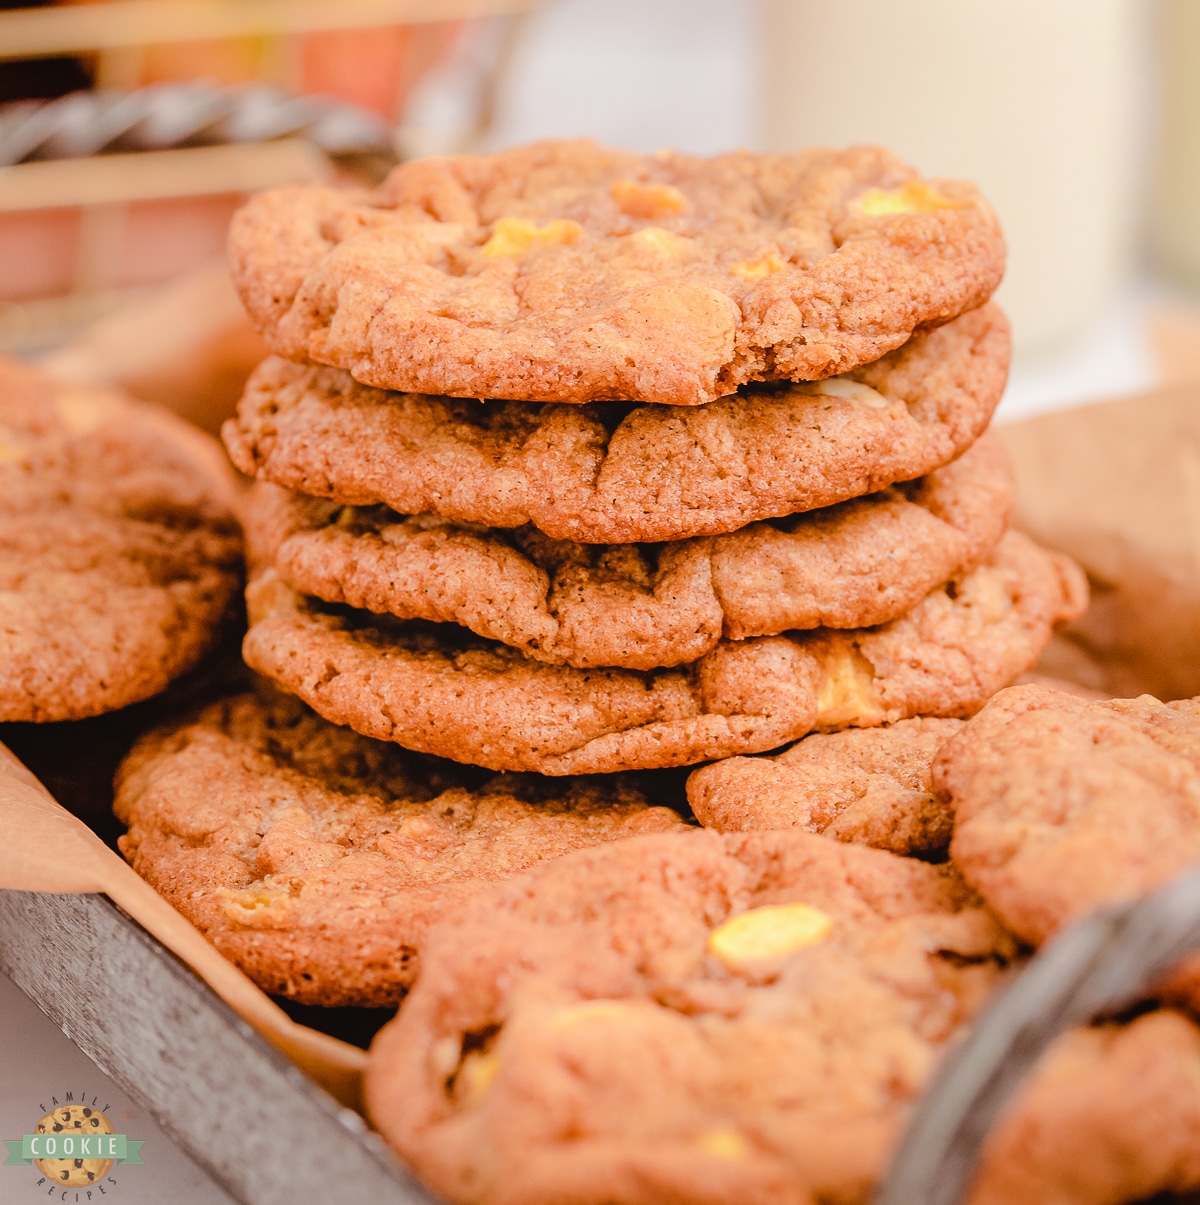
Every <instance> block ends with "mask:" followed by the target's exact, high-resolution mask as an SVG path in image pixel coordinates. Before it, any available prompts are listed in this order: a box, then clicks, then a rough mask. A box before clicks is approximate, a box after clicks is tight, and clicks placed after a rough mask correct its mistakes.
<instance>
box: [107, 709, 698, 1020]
mask: <svg viewBox="0 0 1200 1205" xmlns="http://www.w3.org/2000/svg"><path fill="white" fill-rule="evenodd" d="M114 806H115V811H116V813H117V816H118V817H119V818H120V819H121V820H122V821H123V822H124V823H125V824H127V825H128V826H129V831H128V832H127V833H126V834H125V836H123V837H122V838H121V839H120V846H121V851H122V852H123V853H124V854H125V856H126V858H128V859H129V861H130V862H131V863H132V865H133V867H134V869H135V870H136V871H137V872H138V873H139V874H140V875H142V877H143V878H145V879H147V880H148V881H149V882H150V884H151V885H152V886H153V887H154V888H155V889H156V890H158V891H159V892H161V893H162V894H163V895H164V896H165V897H166V898H167V899H168V900H169V901H170V902H171V903H172V904H173V905H174V906H175V907H176V908H178V909H179V911H180V912H182V913H183V914H184V915H185V916H187V917H188V919H189V920H191V921H192V922H193V923H194V924H195V925H196V926H197V927H198V928H199V929H200V930H201V931H202V932H203V933H205V934H206V935H207V936H208V938H209V939H210V940H211V941H212V942H213V944H214V945H215V946H216V947H217V948H218V949H219V950H220V951H221V952H222V953H223V954H225V955H226V956H227V957H228V958H230V959H231V960H232V961H233V962H235V963H237V964H238V965H239V966H240V967H241V968H242V969H243V970H245V971H246V973H247V974H249V975H250V977H251V978H252V979H254V980H255V982H257V983H258V984H259V985H260V986H261V987H262V988H263V989H264V990H266V991H269V992H275V993H278V994H280V995H285V996H288V997H290V998H291V999H294V1000H298V1001H302V1002H304V1003H308V1004H325V1005H343V1004H354V1005H367V1006H381V1005H389V1004H396V1003H398V1002H399V1001H400V999H401V997H402V996H403V995H404V992H405V991H406V990H407V988H408V987H409V985H410V984H411V983H412V981H413V978H414V977H415V975H416V974H417V970H418V966H419V962H420V956H421V948H422V945H423V942H424V941H425V937H426V934H427V932H428V929H429V926H430V925H431V924H432V923H433V922H434V921H435V920H436V919H437V918H438V917H439V916H440V915H441V914H442V913H443V912H445V911H446V910H447V909H448V908H450V907H451V906H453V905H455V904H457V903H459V902H461V901H463V900H465V899H466V898H468V897H469V896H470V895H472V894H473V893H474V892H477V891H479V890H480V889H481V888H483V887H484V886H487V885H489V884H492V883H495V882H497V881H498V880H501V879H505V878H508V877H510V876H512V875H515V874H517V873H519V872H520V871H522V870H524V869H525V868H527V867H529V866H532V865H534V864H536V863H539V862H542V861H545V860H547V859H549V858H554V857H557V856H558V855H560V854H564V853H566V852H568V851H569V850H574V849H579V848H581V847H583V846H588V845H594V844H597V843H599V842H602V841H612V840H615V839H617V838H620V837H626V836H630V835H633V834H637V833H647V832H660V831H663V830H666V829H672V828H676V827H682V825H683V821H682V820H681V819H680V818H679V817H678V816H677V815H676V813H674V812H672V811H670V810H668V809H667V808H663V807H651V806H649V805H648V803H647V802H646V799H645V797H644V795H643V794H642V793H641V791H640V790H639V789H638V787H637V786H636V785H635V784H634V783H632V782H630V781H628V780H627V779H625V778H621V777H617V778H610V779H606V780H595V779H585V780H576V781H569V782H556V783H554V784H553V786H551V785H549V784H547V783H545V782H543V781H541V780H538V779H536V778H532V777H529V776H526V777H503V776H502V777H498V778H494V779H492V780H491V781H490V782H487V783H486V784H485V785H483V786H482V787H476V788H468V786H467V785H466V781H465V780H464V779H463V777H462V775H461V773H460V772H459V770H458V768H457V767H454V766H449V765H447V764H446V763H440V762H436V761H434V760H433V759H429V758H423V757H420V756H417V755H414V754H409V753H406V752H404V751H403V750H401V749H398V748H397V747H396V746H395V745H387V744H381V743H380V742H377V741H371V740H367V739H365V738H363V737H360V736H357V735H355V734H354V733H353V732H350V731H348V730H346V729H343V728H337V727H335V726H333V725H332V724H328V723H326V722H325V721H324V720H322V719H320V718H319V717H318V716H315V715H313V714H312V712H310V711H309V710H308V708H306V707H305V706H304V705H303V704H302V703H300V702H299V701H298V700H296V699H293V698H289V697H288V696H286V695H277V694H273V693H272V694H263V695H261V696H255V695H241V696H238V697H235V698H231V699H226V700H224V701H222V702H220V703H216V704H213V705H212V706H210V707H208V708H207V709H205V710H204V711H203V712H201V713H200V714H199V715H198V716H196V717H194V718H193V719H191V720H189V721H185V722H183V723H181V724H176V725H172V726H170V727H167V728H163V729H159V730H158V731H156V732H153V733H150V734H149V735H147V736H144V737H143V738H142V739H141V740H140V741H139V742H138V743H137V744H136V745H135V746H134V748H133V751H132V752H131V753H130V754H129V756H128V757H127V758H126V759H125V761H124V763H123V764H122V766H121V768H120V770H119V772H118V774H117V784H116V803H115V805H114Z"/></svg>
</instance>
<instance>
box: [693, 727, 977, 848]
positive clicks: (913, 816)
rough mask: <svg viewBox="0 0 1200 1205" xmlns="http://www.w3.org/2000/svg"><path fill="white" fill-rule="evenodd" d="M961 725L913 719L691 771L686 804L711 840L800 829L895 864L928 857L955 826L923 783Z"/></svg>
mask: <svg viewBox="0 0 1200 1205" xmlns="http://www.w3.org/2000/svg"><path fill="white" fill-rule="evenodd" d="M962 726H963V721H962V720H957V719H938V718H935V717H932V716H917V717H915V718H913V719H909V720H900V721H898V722H897V723H895V724H889V725H886V726H884V727H881V728H847V729H845V730H843V731H841V732H830V733H813V734H812V735H811V736H806V737H805V738H804V739H803V740H802V741H797V742H796V744H794V745H793V746H792V747H791V748H790V749H787V750H785V751H784V752H783V753H780V754H778V755H776V756H775V757H730V758H726V759H725V760H724V761H719V762H714V763H713V764H712V765H710V766H703V767H701V769H699V770H694V771H693V772H692V774H691V776H690V777H689V778H688V782H687V796H688V803H689V804H691V808H692V811H693V812H694V813H695V815H696V819H697V820H699V821H700V823H701V824H703V825H704V827H705V828H712V829H716V830H717V832H721V833H731V832H750V831H755V830H761V829H785V828H801V829H805V830H806V831H807V832H810V833H823V834H824V835H825V836H826V837H833V838H835V839H836V840H838V841H852V842H855V843H857V844H860V845H873V846H875V847H876V848H877V849H887V850H890V851H891V852H892V853H896V854H934V853H938V852H940V851H941V850H944V849H945V848H946V846H947V845H949V844H950V834H951V832H952V831H953V827H954V822H953V819H952V817H951V815H950V812H949V810H948V809H947V808H946V806H945V804H943V803H942V802H941V800H939V799H938V798H937V796H936V795H935V794H934V791H933V786H932V783H931V781H930V775H931V768H932V762H933V757H934V754H935V753H937V751H938V750H939V749H940V748H941V747H942V745H944V744H945V743H946V742H947V741H948V740H949V739H950V738H951V737H952V736H953V735H954V734H955V733H956V732H958V731H959V729H961V728H962Z"/></svg>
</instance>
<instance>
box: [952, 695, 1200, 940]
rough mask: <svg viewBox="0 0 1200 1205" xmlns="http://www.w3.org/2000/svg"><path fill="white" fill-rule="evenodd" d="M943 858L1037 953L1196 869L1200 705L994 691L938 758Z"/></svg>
mask: <svg viewBox="0 0 1200 1205" xmlns="http://www.w3.org/2000/svg"><path fill="white" fill-rule="evenodd" d="M934 785H935V787H936V788H937V790H938V792H939V794H940V795H941V797H942V798H943V799H944V800H945V801H946V802H947V804H948V806H949V807H950V808H951V810H952V812H953V814H954V839H953V841H952V843H951V846H950V852H951V856H952V857H953V858H954V860H955V862H956V863H957V864H958V865H959V866H960V867H961V868H962V871H963V874H964V875H965V876H966V877H967V878H968V879H969V880H970V881H971V882H972V883H973V884H974V886H975V887H976V889H977V890H978V891H980V892H982V893H983V895H984V896H985V897H986V898H987V899H988V900H989V901H990V903H991V905H992V907H993V908H994V909H995V910H996V912H997V913H998V914H999V915H1000V916H1002V917H1003V918H1004V919H1005V923H1006V924H1007V925H1008V926H1009V927H1010V928H1011V929H1012V930H1013V931H1014V932H1015V933H1018V934H1019V935H1020V936H1021V937H1022V938H1023V939H1024V940H1025V941H1028V942H1029V943H1030V944H1032V945H1040V944H1041V943H1042V942H1043V941H1045V940H1046V939H1047V938H1048V937H1050V936H1051V935H1052V934H1053V933H1055V932H1056V931H1057V930H1058V929H1060V928H1061V927H1062V926H1063V925H1065V924H1067V923H1068V922H1069V921H1071V920H1074V919H1076V918H1077V917H1080V916H1083V915H1084V914H1086V913H1088V912H1090V911H1092V910H1093V909H1095V908H1098V907H1100V906H1102V905H1104V904H1108V903H1114V902H1116V901H1118V900H1122V899H1128V898H1131V897H1133V896H1136V895H1139V894H1142V893H1144V892H1147V891H1150V890H1152V889H1153V888H1155V887H1157V886H1160V885H1161V884H1163V883H1165V882H1166V881H1167V880H1168V879H1170V878H1172V877H1173V876H1174V875H1176V874H1179V873H1181V872H1182V871H1184V870H1185V869H1187V868H1188V867H1189V866H1193V865H1195V864H1196V863H1197V862H1198V861H1200V699H1183V700H1180V701H1178V702H1174V703H1160V702H1159V701H1158V700H1157V699H1155V698H1153V697H1151V696H1150V695H1143V696H1141V697H1140V698H1137V699H1111V700H1107V701H1103V702H1093V701H1089V700H1087V699H1081V698H1078V697H1077V696H1074V695H1070V694H1066V693H1064V692H1061V691H1056V690H1050V689H1047V688H1046V687H1041V686H1014V687H1013V688H1012V689H1010V690H1006V691H1003V692H1001V693H1000V694H998V695H997V696H996V698H994V699H993V700H992V701H991V702H990V703H989V704H988V706H987V707H986V708H984V709H983V711H982V712H981V713H980V714H979V715H978V716H976V717H975V718H974V719H973V720H972V721H971V722H970V723H969V724H967V725H966V727H965V728H964V729H963V731H962V732H961V733H959V734H958V735H957V736H956V737H954V738H953V739H952V740H951V741H949V742H948V743H947V744H946V745H945V746H944V747H943V748H942V749H941V751H940V752H939V754H938V756H937V759H936V761H935V764H934Z"/></svg>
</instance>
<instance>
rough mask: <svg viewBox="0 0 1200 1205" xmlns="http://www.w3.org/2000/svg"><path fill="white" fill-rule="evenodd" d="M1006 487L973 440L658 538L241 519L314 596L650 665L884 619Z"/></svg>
mask: <svg viewBox="0 0 1200 1205" xmlns="http://www.w3.org/2000/svg"><path fill="white" fill-rule="evenodd" d="M1012 495H1013V478H1012V469H1011V464H1010V462H1009V460H1008V457H1007V454H1006V452H1005V451H1004V448H1003V445H1001V444H1000V443H999V441H997V440H994V439H991V438H989V437H986V436H985V437H984V438H983V439H981V440H980V441H979V442H978V443H977V444H975V445H974V446H973V447H971V448H970V449H968V450H967V452H966V453H964V455H963V456H961V457H960V458H959V459H958V460H956V461H954V462H953V463H952V464H950V465H947V466H946V467H945V468H942V469H938V470H937V471H935V472H934V473H931V474H930V475H929V476H928V477H925V478H921V479H919V480H917V481H915V482H910V483H908V484H907V485H904V486H893V487H891V488H889V489H887V490H885V491H883V492H882V493H879V494H875V495H871V496H870V497H867V498H860V499H855V500H853V501H851V502H844V503H842V504H841V505H839V506H836V507H830V508H827V509H825V510H820V511H809V512H807V513H806V514H803V515H799V516H796V517H794V518H790V519H786V520H781V521H777V522H775V523H756V524H752V525H751V526H749V527H746V528H743V529H742V530H741V531H737V532H732V533H730V534H728V535H724V536H715V537H709V538H704V537H699V538H694V539H692V540H686V541H677V542H675V543H671V544H666V545H661V546H658V545H636V544H624V545H589V544H576V543H573V542H570V541H563V540H553V539H551V538H550V537H548V536H545V535H543V534H542V533H541V532H539V531H538V530H537V529H536V528H533V527H528V526H527V527H523V528H517V529H515V530H505V529H497V528H479V527H473V526H465V525H463V524H457V523H453V522H451V521H449V520H445V519H442V518H440V517H439V516H436V515H416V516H403V515H398V514H396V512H394V511H392V510H390V509H388V508H386V507H371V508H356V507H344V506H341V505H340V504H338V503H336V502H329V501H326V500H323V499H317V498H309V497H305V496H303V495H300V494H291V493H288V492H286V491H284V490H282V489H280V488H279V487H277V486H271V485H267V484H264V483H258V484H256V485H255V486H254V487H253V489H252V491H251V496H250V499H249V500H248V502H247V505H246V507H245V508H244V517H245V521H246V524H247V529H248V540H249V544H250V548H251V560H252V561H253V562H255V563H257V564H265V565H272V566H273V567H274V568H275V569H276V570H277V571H278V573H279V575H280V576H281V577H282V578H283V579H284V580H285V581H286V582H287V583H288V584H289V585H290V586H292V587H293V588H294V589H296V590H298V591H300V592H302V593H305V594H311V595H315V596H316V597H318V598H320V599H323V600H324V601H326V602H331V603H345V604H346V605H348V606H351V607H357V608H365V609H366V610H369V611H373V612H376V613H387V614H391V615H395V616H397V617H398V618H401V619H427V620H432V621H435V622H446V623H457V624H461V625H462V626H463V627H465V628H469V629H470V630H471V631H473V632H475V633H476V634H478V635H480V636H484V637H487V638H488V639H491V640H498V641H500V642H501V643H503V644H507V645H510V646H511V647H513V648H516V649H519V650H520V651H521V652H522V653H524V654H525V655H526V656H528V657H532V658H533V659H534V660H537V661H544V662H547V663H548V664H554V665H562V664H565V665H572V666H575V667H577V668H589V667H593V666H619V667H623V668H626V669H655V668H659V667H663V666H673V665H682V664H685V663H687V662H690V661H695V660H696V659H697V658H699V657H701V656H703V655H704V654H705V653H707V652H709V651H710V650H711V649H712V648H713V647H714V646H715V645H716V644H717V642H718V640H720V639H721V638H722V637H726V638H729V639H734V640H740V639H744V638H745V637H748V636H771V635H776V634H777V633H779V632H783V631H787V630H789V629H808V628H815V627H832V628H858V627H872V626H875V625H877V624H881V623H886V622H887V621H888V620H891V619H894V618H896V617H897V616H898V615H900V614H903V613H904V612H906V611H908V610H910V609H911V608H912V607H914V606H916V605H917V603H919V602H920V601H921V599H922V598H924V597H925V595H926V594H928V593H929V592H930V590H933V589H934V588H935V587H937V586H939V585H940V584H942V583H943V582H946V581H949V580H952V579H956V578H959V577H961V576H962V575H963V574H965V573H966V572H969V571H970V570H971V569H973V568H975V566H976V565H978V564H979V563H980V562H981V561H982V560H983V559H984V558H985V557H986V556H987V555H988V554H989V553H990V552H991V550H992V549H993V548H994V547H995V545H996V543H997V542H998V541H999V539H1000V537H1001V535H1002V534H1003V532H1004V526H1005V523H1006V520H1007V517H1008V512H1009V509H1010V507H1011V504H1012Z"/></svg>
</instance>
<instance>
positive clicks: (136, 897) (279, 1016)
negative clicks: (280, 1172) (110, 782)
mask: <svg viewBox="0 0 1200 1205" xmlns="http://www.w3.org/2000/svg"><path fill="white" fill-rule="evenodd" d="M0 888H9V889H12V890H16V891H55V892H99V893H101V894H103V895H106V896H108V898H109V899H110V900H112V901H113V903H115V904H117V905H119V906H120V907H121V908H123V909H124V910H125V911H126V912H127V913H129V915H130V916H132V917H133V918H134V920H136V921H137V922H138V924H139V925H141V926H142V928H143V929H145V930H147V932H149V933H152V934H153V935H154V936H155V937H156V938H158V940H159V941H160V942H162V944H163V945H164V946H166V947H167V949H169V950H170V951H171V952H172V953H174V954H176V955H177V956H178V957H179V958H181V959H183V961H184V962H186V963H187V964H188V966H190V967H191V968H192V970H193V971H195V972H196V974H197V975H199V976H200V977H201V978H202V979H203V980H204V981H205V982H206V983H207V984H208V985H209V987H211V988H212V989H213V991H215V992H216V993H217V995H218V996H220V997H221V999H222V1000H224V1001H225V1003H226V1004H228V1005H229V1006H230V1007H231V1008H232V1009H233V1010H234V1011H235V1012H236V1013H237V1014H238V1015H239V1016H240V1017H242V1019H243V1020H245V1021H246V1022H247V1023H248V1024H249V1025H251V1026H253V1027H254V1029H255V1030H257V1031H258V1033H260V1034H261V1035H262V1036H263V1037H264V1038H266V1040H267V1041H268V1042H270V1043H271V1045H272V1046H274V1047H275V1048H276V1049H277V1050H279V1051H281V1052H282V1053H283V1054H285V1055H287V1056H288V1058H290V1059H291V1060H292V1061H293V1062H295V1063H296V1064H297V1065H298V1066H300V1067H301V1068H303V1069H304V1070H305V1071H307V1072H308V1073H309V1074H310V1075H311V1076H312V1077H313V1079H315V1080H316V1081H317V1082H318V1083H319V1084H321V1086H322V1087H324V1088H325V1089H326V1090H327V1091H328V1092H329V1093H330V1094H331V1095H333V1096H334V1097H336V1098H337V1099H338V1100H339V1101H340V1102H341V1103H342V1104H345V1105H349V1106H350V1107H351V1108H354V1109H359V1110H360V1111H361V1089H362V1069H363V1066H364V1064H365V1062H366V1054H365V1052H364V1051H362V1050H359V1049H358V1048H357V1047H356V1046H351V1045H350V1044H349V1043H348V1042H342V1041H339V1040H338V1039H337V1038H331V1037H329V1036H328V1035H327V1034H323V1033H320V1032H318V1031H317V1030H315V1029H309V1028H308V1027H307V1026H305V1025H298V1024H296V1022H295V1021H293V1020H292V1019H291V1018H290V1017H289V1016H288V1015H287V1014H286V1013H285V1012H284V1011H283V1009H281V1008H280V1007H279V1005H277V1004H275V1003H274V1002H273V1001H272V1000H271V999H270V998H269V997H268V996H267V995H266V994H265V993H264V992H263V991H261V990H260V989H259V988H258V987H257V986H255V984H254V983H252V982H251V981H250V979H248V978H247V977H246V976H245V975H243V974H242V972H241V971H240V970H238V968H237V967H235V966H234V965H233V963H231V962H229V961H228V960H227V959H226V958H225V957H224V956H223V955H221V954H219V953H218V952H217V950H216V948H215V947H214V946H212V945H210V944H209V941H208V939H207V938H206V937H204V936H203V934H201V933H200V931H199V930H198V929H196V928H195V927H194V926H193V925H192V923H191V922H190V921H188V920H185V919H184V917H183V916H182V915H181V914H180V913H178V912H176V911H175V909H174V908H172V907H171V905H170V904H168V903H167V901H166V900H164V899H163V898H162V896H160V895H159V894H158V893H157V892H156V891H155V890H154V889H153V888H152V887H151V886H150V885H149V884H148V883H147V882H146V881H145V880H144V879H142V878H140V877H139V876H138V875H137V874H136V873H135V872H134V870H133V869H132V868H131V867H130V866H129V865H128V864H127V863H126V862H125V860H124V859H123V858H121V857H120V856H119V855H118V854H116V853H114V852H113V851H112V850H111V849H109V848H108V846H107V845H105V844H104V842H103V841H101V840H100V838H99V837H97V836H96V834H95V833H93V832H92V830H91V829H90V828H88V826H87V825H86V824H84V823H83V821H82V820H79V819H77V818H76V817H75V816H73V815H71V813H70V812H68V811H67V810H66V808H64V807H62V806H61V805H60V804H59V803H56V802H55V800H54V799H53V797H52V796H51V795H50V793H49V792H48V791H47V790H46V788H45V787H43V786H42V784H41V783H40V782H38V780H37V779H36V778H35V777H34V776H33V775H32V774H31V773H30V772H29V771H28V770H27V769H26V768H25V767H24V766H23V765H22V764H21V762H19V761H18V760H17V759H16V758H15V757H14V756H13V755H12V753H11V752H10V751H9V750H8V749H7V748H6V747H5V746H4V745H2V744H0Z"/></svg>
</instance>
